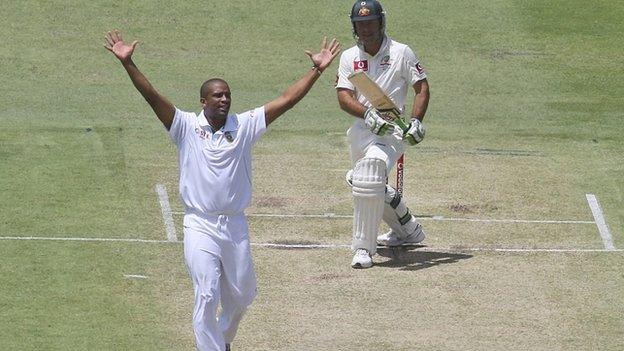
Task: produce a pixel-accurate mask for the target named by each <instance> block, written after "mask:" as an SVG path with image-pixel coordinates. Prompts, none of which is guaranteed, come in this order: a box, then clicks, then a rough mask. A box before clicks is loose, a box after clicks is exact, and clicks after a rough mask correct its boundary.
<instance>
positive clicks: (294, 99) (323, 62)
mask: <svg viewBox="0 0 624 351" xmlns="http://www.w3.org/2000/svg"><path fill="white" fill-rule="evenodd" d="M339 52H340V43H339V42H338V41H337V40H336V39H335V38H334V39H332V40H331V41H330V42H329V43H328V42H327V38H323V42H322V44H321V50H320V51H319V52H318V53H312V52H310V51H307V50H306V52H305V53H306V55H308V56H309V57H310V59H311V60H312V64H313V66H312V69H310V70H309V71H308V72H307V73H306V74H304V75H303V77H301V78H299V80H298V81H297V82H295V83H294V84H293V85H291V86H290V87H288V89H286V91H284V93H282V95H280V96H279V97H278V98H277V99H275V100H272V101H270V102H268V103H266V104H265V105H264V109H265V111H264V114H265V119H266V125H267V126H268V125H269V124H271V123H272V122H273V121H275V120H276V119H277V117H279V116H281V115H282V114H284V112H286V111H288V110H289V109H291V108H292V107H293V106H295V105H296V104H297V103H298V102H299V101H301V99H303V97H304V96H306V94H307V93H308V92H309V91H310V89H311V88H312V86H313V85H314V83H315V82H316V80H317V79H318V78H319V77H320V76H321V74H322V73H323V71H324V70H325V69H326V68H327V67H328V66H329V65H330V64H331V63H332V61H333V60H334V58H335V57H336V55H338V53H339Z"/></svg>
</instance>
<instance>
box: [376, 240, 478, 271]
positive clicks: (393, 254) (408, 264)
mask: <svg viewBox="0 0 624 351" xmlns="http://www.w3.org/2000/svg"><path fill="white" fill-rule="evenodd" d="M422 247H424V246H398V247H380V248H378V249H377V254H378V255H380V256H382V257H386V258H388V260H385V261H382V262H376V263H375V266H377V267H388V268H400V269H401V270H406V271H416V270H420V269H425V268H429V267H434V266H438V265H441V264H450V263H457V262H459V261H460V260H466V259H469V258H472V255H468V254H462V253H450V252H436V251H422V250H421V251H419V250H418V249H419V248H422Z"/></svg>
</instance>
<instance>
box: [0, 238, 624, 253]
mask: <svg viewBox="0 0 624 351" xmlns="http://www.w3.org/2000/svg"><path fill="white" fill-rule="evenodd" d="M0 240H16V241H19V240H24V241H27V240H41V241H79V242H131V243H148V244H182V242H181V241H175V242H172V241H169V240H147V239H126V238H61V237H36V236H0ZM251 245H252V246H257V247H266V248H284V249H289V248H292V249H298V248H299V249H348V248H350V247H351V245H348V244H279V243H251ZM414 249H415V250H417V251H423V252H437V251H449V252H465V251H468V252H479V251H480V252H520V253H522V252H526V253H531V252H553V253H556V252H562V253H565V252H569V253H574V252H598V253H599V252H624V250H622V249H615V248H613V249H556V248H555V249H548V248H490V247H461V246H457V247H453V246H448V247H441V246H440V247H435V246H423V247H418V248H414Z"/></svg>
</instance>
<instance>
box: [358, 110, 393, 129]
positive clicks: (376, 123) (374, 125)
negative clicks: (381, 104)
mask: <svg viewBox="0 0 624 351" xmlns="http://www.w3.org/2000/svg"><path fill="white" fill-rule="evenodd" d="M364 123H365V124H366V126H367V127H368V128H369V129H370V130H371V132H373V134H376V135H380V136H382V135H385V134H386V133H387V132H388V130H390V128H393V127H392V125H391V124H390V123H389V122H388V121H386V120H385V119H384V118H383V117H382V116H381V114H380V113H379V111H377V109H376V108H373V107H370V108H369V109H368V110H366V112H364Z"/></svg>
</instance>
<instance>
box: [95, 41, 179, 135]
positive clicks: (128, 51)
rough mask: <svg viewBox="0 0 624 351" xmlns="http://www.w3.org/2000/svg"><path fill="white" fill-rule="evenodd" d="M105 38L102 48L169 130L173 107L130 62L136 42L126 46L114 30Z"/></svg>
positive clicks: (173, 111)
mask: <svg viewBox="0 0 624 351" xmlns="http://www.w3.org/2000/svg"><path fill="white" fill-rule="evenodd" d="M105 38H106V44H105V45H104V47H105V48H106V49H107V50H108V51H110V52H112V53H113V54H114V55H115V57H117V58H118V59H119V61H120V62H121V65H122V66H123V67H124V68H125V69H126V72H127V73H128V76H129V77H130V80H131V81H132V84H134V87H135V88H136V89H137V90H138V91H139V93H141V95H142V96H143V98H144V99H145V101H147V103H148V104H149V105H150V106H151V107H152V110H154V113H155V114H156V116H157V117H158V119H159V120H160V121H161V122H162V124H163V125H164V126H165V128H167V130H169V129H170V128H171V124H172V123H173V117H174V115H175V107H174V106H173V104H172V103H171V102H170V101H169V100H167V98H166V97H164V96H162V95H161V94H160V93H159V92H158V91H156V89H154V87H153V86H152V84H151V83H150V82H149V81H148V80H147V77H145V75H144V74H143V73H142V72H141V71H140V70H139V69H138V68H137V66H136V65H135V64H134V62H133V61H132V54H133V53H134V49H135V48H136V46H137V44H138V41H136V40H135V41H134V42H132V43H131V44H126V43H124V42H123V39H122V38H121V33H120V32H119V31H116V30H115V31H111V32H108V33H107V34H106V37H105Z"/></svg>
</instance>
